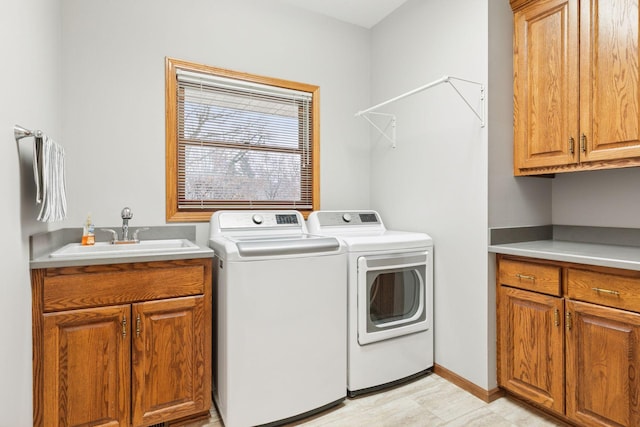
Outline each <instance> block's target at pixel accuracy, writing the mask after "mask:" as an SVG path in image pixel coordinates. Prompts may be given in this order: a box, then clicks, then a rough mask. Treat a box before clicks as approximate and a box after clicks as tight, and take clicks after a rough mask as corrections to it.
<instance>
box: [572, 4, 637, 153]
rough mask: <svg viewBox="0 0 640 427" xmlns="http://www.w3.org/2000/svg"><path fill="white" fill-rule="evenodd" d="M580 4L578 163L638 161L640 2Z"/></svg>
mask: <svg viewBox="0 0 640 427" xmlns="http://www.w3.org/2000/svg"><path fill="white" fill-rule="evenodd" d="M580 3H581V5H580V7H581V10H580V131H581V135H580V138H581V139H582V138H584V139H585V141H584V142H582V141H581V148H580V149H581V153H580V160H581V162H588V161H594V160H603V161H606V160H614V159H624V158H629V157H636V156H640V83H639V82H638V77H639V74H640V73H639V68H638V60H639V59H640V44H639V40H638V37H639V34H638V18H639V17H638V0H588V1H581V2H580ZM583 135H584V137H583ZM583 144H584V148H583V147H582V145H583ZM583 150H584V151H583Z"/></svg>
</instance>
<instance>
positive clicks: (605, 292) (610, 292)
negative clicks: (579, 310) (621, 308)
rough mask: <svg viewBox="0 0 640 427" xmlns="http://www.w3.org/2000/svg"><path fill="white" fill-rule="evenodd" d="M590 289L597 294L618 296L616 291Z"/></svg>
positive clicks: (618, 293)
mask: <svg viewBox="0 0 640 427" xmlns="http://www.w3.org/2000/svg"><path fill="white" fill-rule="evenodd" d="M591 289H592V290H594V291H596V292H597V293H603V294H609V295H615V296H620V292H618V291H611V290H609V289H602V288H591Z"/></svg>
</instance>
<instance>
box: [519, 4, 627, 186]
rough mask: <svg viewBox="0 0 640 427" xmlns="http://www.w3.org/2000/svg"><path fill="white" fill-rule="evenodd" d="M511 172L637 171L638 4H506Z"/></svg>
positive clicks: (524, 173)
mask: <svg viewBox="0 0 640 427" xmlns="http://www.w3.org/2000/svg"><path fill="white" fill-rule="evenodd" d="M511 6H512V8H513V9H514V43H513V49H514V52H513V58H514V174H515V175H536V174H550V173H556V172H567V171H572V170H587V169H609V168H618V167H629V166H639V165H640V83H639V81H638V80H639V76H640V68H639V63H638V61H639V59H640V39H639V32H638V20H639V16H638V0H589V1H579V0H529V1H526V0H512V1H511Z"/></svg>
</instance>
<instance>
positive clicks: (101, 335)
mask: <svg viewBox="0 0 640 427" xmlns="http://www.w3.org/2000/svg"><path fill="white" fill-rule="evenodd" d="M129 313H130V306H128V305H124V306H113V307H102V308H91V309H83V310H72V311H63V312H59V313H48V314H45V315H44V351H43V354H44V365H43V369H44V391H43V394H44V415H43V419H44V425H45V426H89V425H91V426H110V427H115V426H128V425H129V413H130V412H129V410H130V409H129V408H130V405H129V388H130V384H131V383H130V378H131V376H130V370H129V369H130V366H131V364H130V355H131V352H130V351H131V345H130V343H131V341H130V338H129V325H128V324H127V323H128V321H129Z"/></svg>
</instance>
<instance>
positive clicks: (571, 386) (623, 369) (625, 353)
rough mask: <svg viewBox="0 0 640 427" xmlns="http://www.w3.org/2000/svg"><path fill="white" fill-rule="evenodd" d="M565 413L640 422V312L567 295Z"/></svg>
mask: <svg viewBox="0 0 640 427" xmlns="http://www.w3.org/2000/svg"><path fill="white" fill-rule="evenodd" d="M567 314H568V316H570V317H571V320H569V318H568V319H567V332H566V337H567V403H566V405H567V416H568V417H569V418H571V419H573V420H575V421H577V422H578V424H579V425H583V426H611V427H613V426H616V427H620V426H629V427H630V426H634V427H637V426H640V375H639V374H640V314H636V313H632V312H629V311H623V310H618V309H613V308H608V307H601V306H597V305H593V304H588V303H581V302H574V301H570V300H567Z"/></svg>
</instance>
